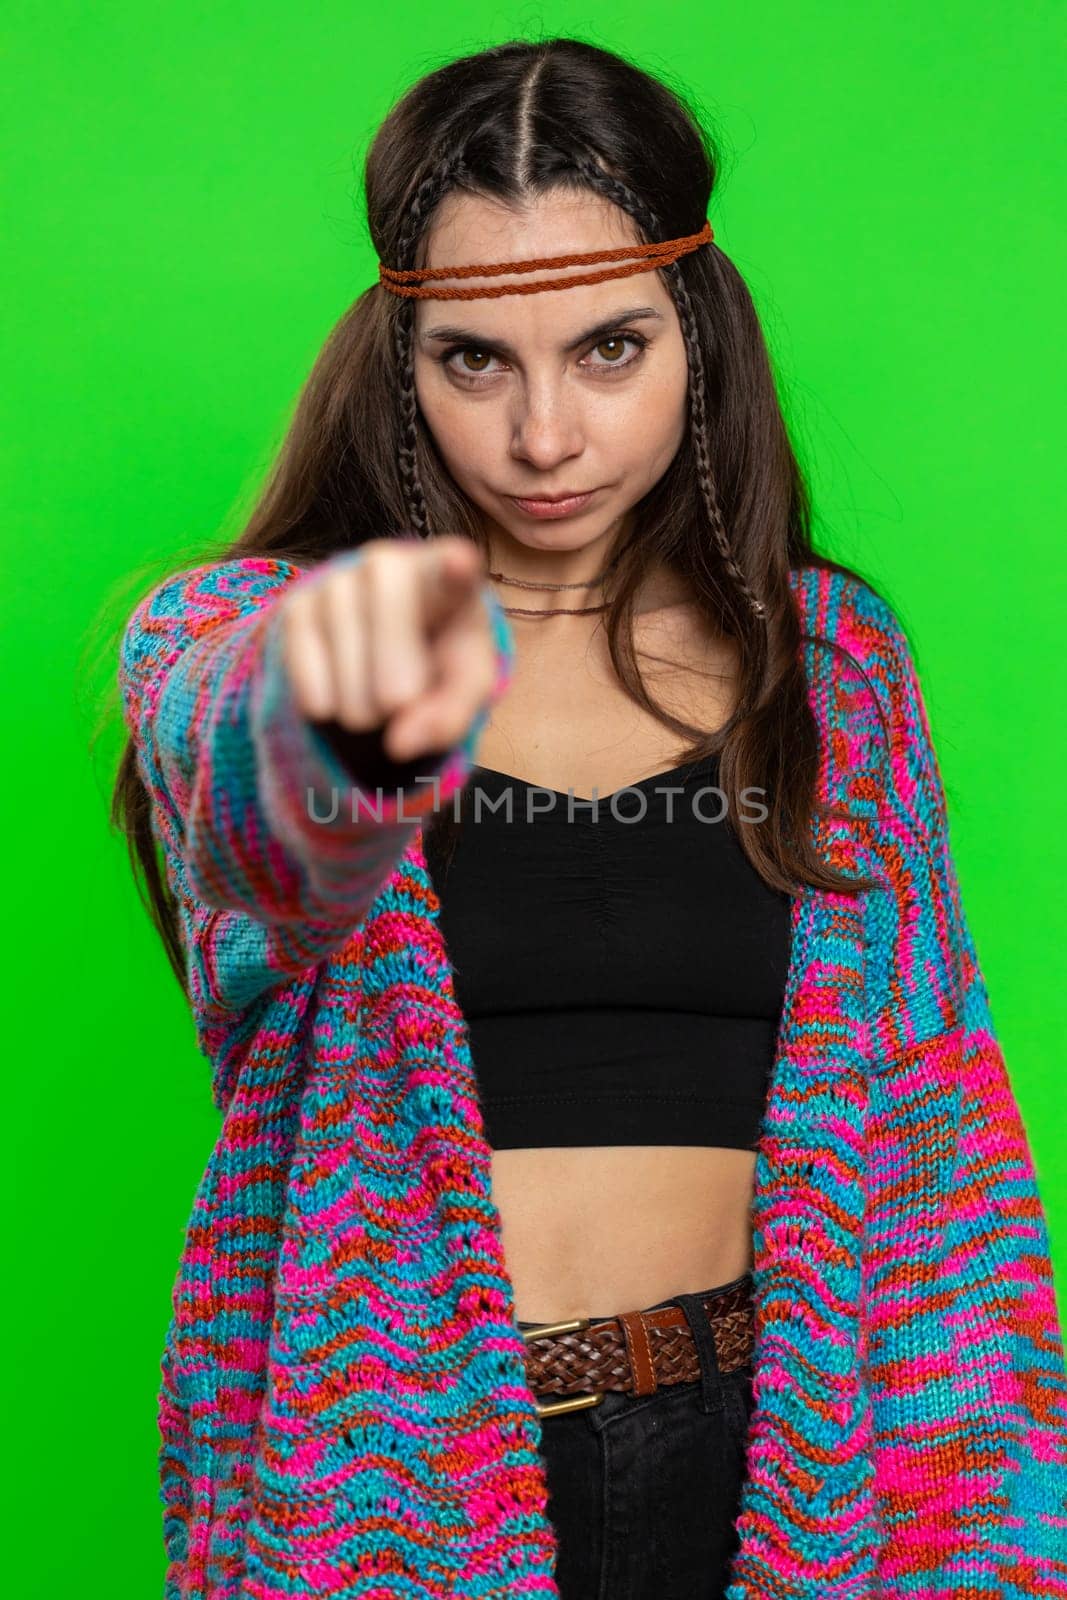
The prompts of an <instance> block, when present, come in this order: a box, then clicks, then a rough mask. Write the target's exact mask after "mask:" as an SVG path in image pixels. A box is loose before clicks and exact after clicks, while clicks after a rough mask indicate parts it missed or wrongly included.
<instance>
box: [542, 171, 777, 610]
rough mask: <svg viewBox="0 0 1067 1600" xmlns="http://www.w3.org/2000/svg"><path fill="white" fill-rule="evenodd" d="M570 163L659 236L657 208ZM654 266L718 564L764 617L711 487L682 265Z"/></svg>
mask: <svg viewBox="0 0 1067 1600" xmlns="http://www.w3.org/2000/svg"><path fill="white" fill-rule="evenodd" d="M571 165H572V166H573V167H574V170H575V171H576V172H577V173H578V175H579V176H580V177H581V178H582V179H583V181H584V182H585V183H587V184H588V185H589V187H590V188H591V189H594V190H596V192H597V193H598V194H600V195H603V196H604V198H605V199H606V200H610V201H611V202H612V203H613V204H614V205H617V206H618V207H619V208H620V210H622V211H626V212H628V213H629V215H630V216H631V217H633V219H634V221H635V222H637V223H638V224H639V225H640V226H641V227H642V228H643V229H644V230H645V232H646V233H647V234H648V235H649V237H650V238H652V239H656V238H659V237H661V236H662V234H663V227H662V225H661V223H660V220H659V218H658V217H657V216H656V213H655V212H654V211H652V210H651V209H650V208H649V207H648V206H646V205H645V203H644V202H643V200H641V198H640V196H639V195H637V194H635V193H634V191H633V190H632V189H631V188H629V187H628V185H627V184H625V183H623V182H622V181H621V179H619V178H613V177H612V176H611V174H610V173H607V172H605V171H604V169H603V167H601V166H600V165H599V164H598V163H597V162H596V161H594V160H591V159H588V158H586V157H585V156H582V155H576V156H573V157H572V158H571ZM659 270H660V271H661V272H662V273H663V275H664V277H665V278H666V280H667V284H668V286H669V288H670V292H671V297H672V299H673V300H674V304H675V308H676V309H677V312H678V320H679V322H680V323H681V326H682V337H683V338H684V339H685V348H686V358H687V360H688V363H689V416H690V423H691V432H692V437H693V451H694V454H695V455H696V465H697V479H698V481H699V483H700V492H701V495H702V496H703V500H704V507H705V509H706V511H707V514H708V521H709V522H710V523H711V531H712V534H713V536H714V539H715V543H716V546H717V547H718V551H719V554H720V556H721V557H722V561H723V565H724V566H725V567H726V570H727V571H728V572H729V574H730V576H731V578H732V579H733V581H734V583H735V584H736V586H737V588H738V589H739V591H740V592H741V594H742V595H743V596H744V598H745V600H746V601H747V603H748V605H749V606H750V607H751V609H752V611H753V612H754V613H755V614H756V616H758V617H761V618H765V617H766V615H767V608H766V606H765V605H764V604H763V601H762V600H760V599H759V598H758V596H757V595H755V594H754V593H753V591H752V590H751V589H750V588H749V585H748V583H747V581H746V579H745V575H744V573H743V572H742V571H741V568H740V567H739V566H738V564H737V562H736V560H735V559H734V555H733V551H732V550H731V548H730V536H729V534H728V533H727V531H726V523H725V521H724V519H723V514H722V509H721V507H720V505H719V497H718V494H717V492H716V489H715V479H714V475H713V472H712V466H711V443H710V438H709V434H708V415H707V404H706V399H705V391H704V358H703V355H702V353H701V349H700V340H699V338H698V337H697V328H696V320H695V318H694V316H693V305H692V302H691V300H690V298H689V291H688V289H687V288H686V286H685V282H684V280H683V278H682V273H681V269H680V267H679V266H678V263H677V262H676V261H672V262H669V263H668V264H667V265H666V266H663V267H660V269H659Z"/></svg>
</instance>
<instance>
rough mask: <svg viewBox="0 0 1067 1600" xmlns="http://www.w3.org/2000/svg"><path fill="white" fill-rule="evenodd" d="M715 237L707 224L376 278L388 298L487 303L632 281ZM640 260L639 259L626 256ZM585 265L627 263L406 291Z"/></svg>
mask: <svg viewBox="0 0 1067 1600" xmlns="http://www.w3.org/2000/svg"><path fill="white" fill-rule="evenodd" d="M714 237H715V235H714V234H713V233H712V231H711V223H710V222H705V224H704V226H703V227H702V228H701V230H700V232H699V233H690V234H687V235H686V236H685V237H684V238H681V239H664V240H661V241H657V242H656V243H654V244H635V245H628V246H627V245H624V246H623V247H622V248H621V249H618V250H589V251H587V252H586V253H585V254H584V255H571V256H535V257H533V258H532V259H531V260H529V261H495V262H493V263H492V265H490V266H480V265H478V264H477V263H475V264H474V265H473V266H467V267H420V268H417V269H412V270H411V271H407V272H397V271H396V270H395V269H394V268H393V267H387V266H384V265H383V264H382V263H381V262H379V264H378V277H379V280H380V282H381V284H382V286H383V288H386V289H388V290H389V293H390V294H402V295H407V296H409V297H410V298H411V299H413V300H489V299H495V298H496V296H497V295H501V294H534V293H536V291H537V290H538V289H570V288H572V287H573V286H574V285H575V284H577V283H602V282H603V281H604V280H605V279H607V278H628V277H629V276H630V275H631V274H632V273H635V272H651V271H654V270H655V269H656V268H657V267H665V266H668V265H669V264H670V262H672V261H677V259H678V257H679V256H687V255H688V254H689V253H690V251H692V250H699V248H700V246H701V245H702V244H708V243H710V241H711V240H712V239H713V238H714ZM633 256H636V257H637V258H638V259H637V260H636V261H634V260H629V261H627V257H633ZM587 261H627V264H626V265H625V266H622V267H605V268H604V269H603V270H602V271H600V272H578V273H575V275H574V276H573V277H571V278H538V279H537V280H536V281H535V282H533V283H506V284H505V283H502V284H497V285H495V286H494V287H492V288H488V289H485V288H475V289H458V288H454V289H438V288H434V287H430V288H425V289H422V288H408V287H406V285H408V284H421V283H424V282H429V281H431V280H432V281H433V282H434V283H436V282H437V281H438V280H439V279H441V278H489V277H497V276H498V275H499V274H500V273H502V272H509V273H510V272H533V271H535V270H536V269H538V268H540V267H575V266H581V265H582V264H583V263H585V262H587Z"/></svg>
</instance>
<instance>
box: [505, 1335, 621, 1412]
mask: <svg viewBox="0 0 1067 1600" xmlns="http://www.w3.org/2000/svg"><path fill="white" fill-rule="evenodd" d="M588 1326H589V1318H588V1317H573V1318H572V1319H571V1320H570V1321H569V1322H538V1323H535V1324H534V1326H533V1327H532V1328H520V1329H519V1332H520V1333H521V1334H522V1337H523V1342H524V1344H529V1342H530V1340H531V1339H543V1338H547V1337H548V1335H549V1334H553V1333H581V1332H582V1330H583V1329H584V1328H588ZM603 1398H604V1391H603V1389H594V1391H593V1392H592V1394H575V1395H571V1396H570V1398H569V1399H567V1400H550V1401H548V1402H547V1403H546V1404H542V1403H541V1401H540V1400H538V1399H537V1397H536V1395H535V1396H534V1404H535V1406H536V1407H537V1415H538V1416H539V1417H555V1416H560V1415H561V1414H562V1413H563V1412H564V1411H586V1410H588V1409H589V1407H590V1406H598V1405H599V1404H600V1402H601V1401H602V1400H603Z"/></svg>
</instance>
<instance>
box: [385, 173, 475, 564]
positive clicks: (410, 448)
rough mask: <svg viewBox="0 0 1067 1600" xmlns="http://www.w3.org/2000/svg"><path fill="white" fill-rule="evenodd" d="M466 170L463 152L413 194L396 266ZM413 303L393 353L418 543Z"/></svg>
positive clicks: (422, 511)
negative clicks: (448, 191)
mask: <svg viewBox="0 0 1067 1600" xmlns="http://www.w3.org/2000/svg"><path fill="white" fill-rule="evenodd" d="M463 169H464V161H463V153H462V151H457V152H455V154H453V155H452V156H449V157H447V158H446V159H445V160H444V161H442V162H440V163H439V164H438V165H437V167H436V168H435V169H434V171H433V172H431V173H428V174H427V176H426V177H425V178H423V180H422V182H421V183H420V184H419V185H418V187H417V188H416V190H415V193H414V196H413V198H412V201H411V211H410V213H409V215H408V222H407V227H406V228H405V230H404V232H403V233H402V234H401V236H400V239H399V241H398V244H397V255H396V258H397V261H398V263H399V264H400V265H401V266H402V267H409V266H410V265H411V261H409V256H411V257H412V258H413V257H414V252H415V249H416V247H417V245H418V241H419V239H420V238H421V236H422V232H423V229H424V228H425V226H426V221H427V219H428V218H429V217H430V215H431V214H432V213H433V211H434V209H435V207H436V206H437V205H438V204H439V203H440V201H441V199H442V197H443V195H444V194H445V192H446V190H448V189H449V188H451V187H452V185H453V184H454V183H455V182H456V179H457V178H458V177H459V175H460V173H461V172H462V171H463ZM415 306H416V301H415V300H411V299H404V300H402V301H401V302H400V310H399V312H398V315H397V319H396V329H395V334H394V348H395V350H396V362H397V373H398V378H399V402H400V427H401V435H400V449H399V460H400V476H401V478H402V480H403V485H404V500H405V502H406V505H407V511H408V519H409V521H410V523H411V526H412V528H413V529H414V531H415V532H416V533H417V534H418V536H419V538H420V539H430V538H432V537H433V529H432V528H431V527H430V517H429V513H428V511H427V509H426V495H425V493H424V491H423V487H422V479H421V478H420V476H419V451H418V442H419V435H418V424H417V420H416V419H417V417H418V402H417V400H416V397H415V363H414V359H413V354H412V346H413V343H414V328H415Z"/></svg>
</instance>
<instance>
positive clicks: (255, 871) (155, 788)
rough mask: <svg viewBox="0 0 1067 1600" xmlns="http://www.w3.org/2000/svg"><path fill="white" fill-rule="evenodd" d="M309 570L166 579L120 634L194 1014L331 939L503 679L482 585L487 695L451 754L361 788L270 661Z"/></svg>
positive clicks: (464, 764) (495, 611)
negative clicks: (489, 677) (287, 597)
mask: <svg viewBox="0 0 1067 1600" xmlns="http://www.w3.org/2000/svg"><path fill="white" fill-rule="evenodd" d="M361 554H362V552H361V551H360V550H354V551H344V552H340V553H339V554H338V555H336V556H334V557H331V558H330V559H331V560H334V561H352V560H358V559H360V557H361ZM310 575H311V574H310V572H309V571H308V570H306V569H303V568H299V567H296V566H294V565H293V564H292V563H289V562H285V561H280V560H275V559H271V558H268V557H246V558H240V559H235V560H231V561H226V562H221V563H215V564H211V565H206V566H201V567H196V568H193V569H191V570H188V571H184V572H180V573H178V574H176V575H175V576H173V577H171V578H170V579H168V580H167V581H166V582H164V583H163V584H161V585H160V586H159V587H157V588H156V589H155V590H154V591H153V592H152V593H151V594H150V595H148V596H147V597H146V598H145V599H144V600H143V601H142V602H141V603H140V605H139V606H137V608H136V609H135V611H134V612H133V615H132V616H131V618H130V620H129V622H128V624H127V628H126V632H125V635H124V639H123V645H122V654H121V662H120V683H121V687H122V693H123V701H124V707H125V715H126V720H127V723H128V725H129V727H130V730H131V732H132V734H133V737H134V740H135V744H136V748H137V754H138V763H139V767H140V771H141V775H142V777H143V778H144V781H145V783H146V785H147V788H148V790H149V794H150V796H151V799H152V810H153V827H154V829H155V831H156V834H157V837H158V838H159V840H160V843H161V846H162V848H163V853H164V857H165V859H166V863H167V869H168V874H169V877H170V881H171V885H172V888H173V889H174V892H175V894H176V897H177V899H178V901H179V904H180V906H181V908H182V911H183V920H184V925H185V928H186V933H187V940H186V942H187V944H188V947H189V960H190V971H189V978H190V992H191V995H192V998H193V999H194V1002H196V1003H198V1004H199V1005H201V1006H203V1007H221V1008H222V1009H223V1010H227V1009H232V1008H240V1007H242V1006H244V1005H246V1004H248V1002H249V1001H250V1000H252V999H253V998H255V997H256V996H257V995H258V994H259V993H261V992H262V991H263V990H264V988H266V987H268V986H270V985H272V984H275V983H277V982H278V981H279V980H280V979H282V978H284V977H286V976H288V975H293V974H296V973H300V972H303V971H305V970H306V969H308V968H310V967H313V966H314V965H315V964H317V963H318V962H320V961H321V960H323V959H324V958H325V957H326V956H328V955H329V954H331V953H332V952H333V951H335V950H337V949H338V948H339V947H340V946H341V945H342V944H343V943H344V941H345V940H346V939H347V938H348V937H349V936H350V934H351V933H352V932H353V931H354V930H355V928H356V927H357V926H358V924H359V922H360V921H361V919H362V918H363V916H364V914H365V912H366V911H367V909H368V907H369V906H370V904H371V902H372V900H373V899H374V897H375V895H376V894H377V893H378V891H379V889H380V888H381V887H382V886H383V884H384V882H385V881H386V880H387V878H388V877H389V875H390V873H391V872H392V870H393V868H394V866H395V864H396V862H397V860H398V859H399V857H400V855H401V854H402V852H403V850H404V849H405V847H406V845H407V843H408V841H409V839H410V838H411V836H412V834H413V833H414V831H415V829H416V828H417V826H418V824H419V821H420V819H421V818H422V817H423V816H424V815H425V814H426V813H427V812H428V811H429V810H430V809H431V808H433V807H434V806H436V805H438V804H440V803H441V801H443V800H445V799H447V797H448V796H449V795H450V794H451V793H452V792H453V791H454V790H455V789H456V788H457V787H459V786H460V785H461V784H462V782H463V780H464V778H465V777H466V774H467V772H468V770H469V767H470V764H471V761H472V760H473V756H474V750H475V748H476V744H477V740H478V737H479V735H480V733H481V729H482V727H483V726H484V724H485V722H486V720H487V718H488V715H489V709H490V706H491V705H492V703H493V702H494V701H495V700H496V698H497V697H498V696H499V695H500V694H501V693H502V692H503V690H504V688H505V686H506V684H507V682H508V681H509V679H510V674H511V665H512V659H513V651H512V641H511V635H510V630H509V629H508V626H507V622H506V619H505V618H504V616H503V613H502V611H501V608H500V606H499V602H498V601H497V600H496V597H495V595H493V593H492V591H491V590H490V588H489V585H488V584H486V585H485V588H484V591H483V594H484V599H485V602H486V605H487V607H488V610H489V614H490V619H491V622H492V626H493V637H494V641H495V644H496V649H497V672H496V678H495V681H494V684H493V687H492V690H491V693H490V695H489V697H488V699H487V701H486V703H485V704H484V705H483V706H482V707H480V708H479V711H478V713H477V715H476V716H475V717H474V719H473V720H472V723H471V725H470V727H469V728H468V730H467V732H466V734H465V736H464V737H463V739H462V740H461V741H459V742H458V743H457V744H456V745H455V746H454V747H453V748H451V749H450V750H447V751H444V752H441V753H439V754H437V755H429V756H427V757H425V758H423V759H422V760H420V761H416V762H414V763H406V764H403V765H402V766H401V765H397V766H396V767H395V768H392V769H390V768H388V766H387V767H386V769H385V770H386V771H390V770H392V771H393V772H394V773H396V774H400V775H402V776H403V780H404V781H403V783H402V785H396V786H392V787H388V786H386V785H385V784H376V785H374V786H373V787H372V786H371V784H370V783H367V784H361V783H360V781H359V778H358V776H356V775H355V774H354V773H353V772H352V771H351V770H350V768H349V767H348V766H347V765H346V764H345V763H344V761H343V760H342V758H341V755H340V753H339V742H338V740H337V739H336V738H330V737H328V736H327V731H326V729H325V728H324V727H321V726H319V725H317V724H315V723H312V722H310V721H309V720H308V719H307V718H306V717H304V716H303V715H302V714H301V713H300V712H299V711H298V709H297V707H296V704H295V702H294V698H293V695H292V691H291V686H290V684H289V681H288V677H287V674H286V672H285V668H284V665H283V661H282V654H281V642H282V636H281V631H280V628H279V627H278V624H277V618H278V606H277V601H278V599H279V597H280V596H281V594H282V593H283V591H285V590H287V589H288V588H289V587H290V586H291V585H292V584H294V583H300V582H301V581H306V580H307V578H308V577H310ZM355 742H356V741H353V743H355Z"/></svg>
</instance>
